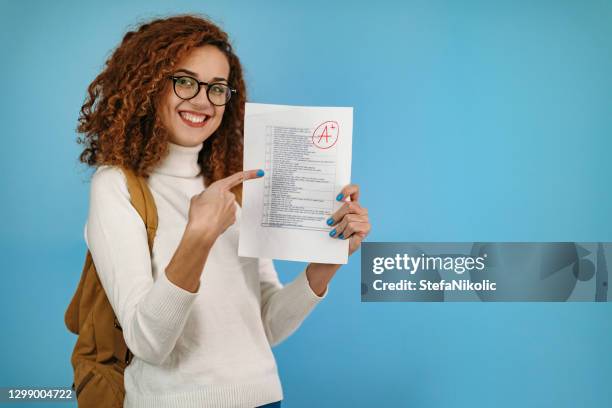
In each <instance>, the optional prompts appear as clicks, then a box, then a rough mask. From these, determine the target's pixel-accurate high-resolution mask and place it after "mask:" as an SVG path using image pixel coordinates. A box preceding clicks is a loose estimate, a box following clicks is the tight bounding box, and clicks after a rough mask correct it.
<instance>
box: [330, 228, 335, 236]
mask: <svg viewBox="0 0 612 408" xmlns="http://www.w3.org/2000/svg"><path fill="white" fill-rule="evenodd" d="M334 235H336V229H335V228H334V229H333V230H331V231H329V236H330V237H333V236H334Z"/></svg>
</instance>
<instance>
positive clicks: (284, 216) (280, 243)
mask: <svg viewBox="0 0 612 408" xmlns="http://www.w3.org/2000/svg"><path fill="white" fill-rule="evenodd" d="M352 135H353V108H350V107H349V108H344V107H311V106H286V105H268V104H260V103H247V104H246V110H245V123H244V169H245V170H252V169H263V170H264V171H265V175H264V177H263V178H262V179H256V180H249V181H246V182H244V184H243V193H242V215H241V221H240V241H239V245H238V255H239V256H246V257H257V258H272V259H284V260H291V261H302V262H319V263H334V264H345V263H347V258H348V240H343V239H338V238H332V237H330V236H329V232H330V231H331V230H332V229H333V228H334V227H335V226H334V227H330V226H329V225H327V223H326V221H327V219H328V218H329V217H330V216H331V215H332V214H333V213H334V212H335V211H337V210H338V209H339V208H340V207H341V206H342V204H343V202H341V201H337V200H336V196H337V195H338V194H339V193H340V190H341V189H342V188H343V187H344V186H345V185H347V184H349V183H350V179H351V148H352Z"/></svg>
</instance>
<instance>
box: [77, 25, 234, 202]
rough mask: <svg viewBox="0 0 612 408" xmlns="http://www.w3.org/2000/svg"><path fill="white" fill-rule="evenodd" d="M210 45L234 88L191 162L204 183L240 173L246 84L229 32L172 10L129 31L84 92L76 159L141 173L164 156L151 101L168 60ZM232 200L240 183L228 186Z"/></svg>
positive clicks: (168, 69) (169, 68)
mask: <svg viewBox="0 0 612 408" xmlns="http://www.w3.org/2000/svg"><path fill="white" fill-rule="evenodd" d="M203 45H214V46H216V47H217V48H219V49H220V50H221V51H222V52H223V53H224V54H225V56H226V57H227V59H228V61H229V65H230V75H229V78H228V80H229V83H230V84H231V86H232V87H233V88H235V89H236V90H237V93H236V95H235V96H234V97H232V99H231V100H230V102H229V103H228V104H227V105H226V107H225V112H224V115H223V119H222V121H221V124H220V125H219V128H218V129H217V130H216V132H215V133H213V134H212V135H211V136H210V137H209V138H208V139H206V141H205V142H204V147H203V148H202V150H201V151H200V155H199V157H198V163H199V164H200V168H201V169H202V174H203V175H204V180H205V183H206V185H209V184H210V183H212V182H214V181H216V180H219V179H221V178H224V177H227V176H229V175H230V174H233V173H235V172H238V171H240V170H242V151H243V130H244V104H245V101H246V87H245V84H244V79H243V75H242V67H241V65H240V60H239V59H238V57H237V56H236V55H235V54H234V52H233V50H232V46H231V44H230V42H229V39H228V35H227V34H226V33H225V32H224V31H223V30H221V28H219V27H218V26H217V25H215V24H214V23H213V22H211V21H210V20H208V19H207V18H204V17H200V16H197V15H177V16H172V17H168V18H164V19H155V20H153V21H150V22H147V23H144V24H141V25H140V26H139V27H138V28H137V29H136V30H134V31H129V32H127V33H126V34H125V36H124V37H123V40H122V41H121V43H120V44H119V46H118V47H117V48H116V49H115V50H114V52H113V54H112V55H111V57H110V58H109V59H108V60H107V61H106V64H105V68H104V70H103V71H102V72H101V73H100V74H99V75H98V76H97V77H96V78H95V79H94V81H93V82H92V83H91V84H90V85H89V87H88V90H87V93H88V95H87V98H86V100H85V103H84V104H83V106H82V107H81V110H80V115H79V122H78V127H77V131H78V132H79V133H81V134H83V136H82V137H78V138H77V143H79V144H84V145H85V149H84V150H83V152H82V153H81V154H80V161H81V162H83V163H86V164H88V165H90V166H100V165H103V164H106V165H116V166H121V167H127V168H130V169H132V170H133V171H134V172H135V173H136V174H137V175H140V176H143V177H148V176H149V174H150V172H151V170H152V168H154V167H155V166H156V164H157V163H158V162H160V161H161V160H162V159H163V157H165V155H166V154H167V153H168V143H167V142H168V141H169V137H168V133H167V131H166V130H165V129H164V126H163V125H162V123H161V120H160V117H159V115H156V105H157V103H158V100H159V98H160V96H161V94H162V92H163V91H164V89H165V86H164V84H166V83H167V82H168V81H167V78H168V76H169V75H171V73H172V72H173V70H174V69H175V64H176V63H177V62H178V61H180V60H181V59H182V58H183V57H185V56H186V55H188V54H189V53H190V52H191V50H193V49H194V48H195V47H199V46H203ZM232 191H233V192H234V194H236V199H237V201H238V202H239V203H241V201H242V186H238V187H236V188H235V189H234V190H232Z"/></svg>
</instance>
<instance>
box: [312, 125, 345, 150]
mask: <svg viewBox="0 0 612 408" xmlns="http://www.w3.org/2000/svg"><path fill="white" fill-rule="evenodd" d="M327 124H330V125H332V126H330V128H332V129H336V130H335V136H336V138H335V139H334V141H333V143H332V144H330V145H329V146H327V147H324V146H321V145H320V144H318V141H319V142H320V141H321V139H322V138H323V137H326V136H324V135H322V132H324V131H325V130H327V132H329V129H325V128H324V129H323V130H321V134H317V131H318V130H319V129H321V127H322V126H324V125H327ZM333 125H335V127H333ZM315 136H316V137H317V138H318V141H316V140H315ZM332 136H333V133H332V135H328V136H327V138H329V137H332ZM339 137H340V125H338V122H336V121H335V120H328V121H325V122H323V123H321V124H320V125H319V126H317V127H316V128H315V130H314V132H313V133H312V143H313V144H314V145H315V146H316V147H318V148H319V149H329V148H330V147H333V146H334V145H335V144H336V142H337V141H338V138H339Z"/></svg>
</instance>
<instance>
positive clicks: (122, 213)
mask: <svg viewBox="0 0 612 408" xmlns="http://www.w3.org/2000/svg"><path fill="white" fill-rule="evenodd" d="M85 241H86V242H87V246H88V248H89V250H90V252H91V255H92V258H93V261H94V264H95V266H96V270H97V272H98V276H99V278H100V282H101V283H102V286H103V288H104V290H105V292H106V295H107V297H108V299H109V302H110V304H111V306H112V307H113V310H114V311H115V315H116V316H117V319H118V320H119V324H120V325H121V327H122V329H123V336H124V338H125V342H126V344H127V346H128V348H129V349H130V350H131V351H132V353H133V354H134V355H135V356H136V357H138V358H140V359H142V360H144V361H147V362H149V363H151V364H155V365H160V364H162V363H163V362H164V361H165V359H166V358H167V357H168V355H169V354H170V352H171V351H172V349H173V348H174V346H175V344H176V341H177V339H178V338H179V336H180V335H181V333H182V331H183V328H184V326H185V323H186V321H187V317H188V315H189V311H190V308H191V307H192V305H193V304H194V302H195V300H196V297H197V296H198V294H199V292H196V293H192V292H189V291H187V290H185V289H183V288H180V287H178V286H176V285H175V284H173V283H172V282H170V281H169V280H168V279H167V277H166V274H165V272H164V271H162V272H160V274H159V275H160V276H159V278H158V279H157V280H154V279H153V274H152V266H151V257H150V254H149V246H148V243H147V233H146V229H145V225H144V222H143V221H142V219H141V218H140V216H139V215H138V212H137V211H136V209H135V208H134V207H133V206H132V204H131V202H130V195H129V192H128V189H127V184H126V179H125V176H124V174H123V172H122V171H121V169H120V168H118V167H114V166H100V167H99V168H98V169H97V171H96V172H95V173H94V175H93V177H92V180H91V190H90V202H89V216H88V219H87V224H86V226H85ZM198 290H199V289H198Z"/></svg>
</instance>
